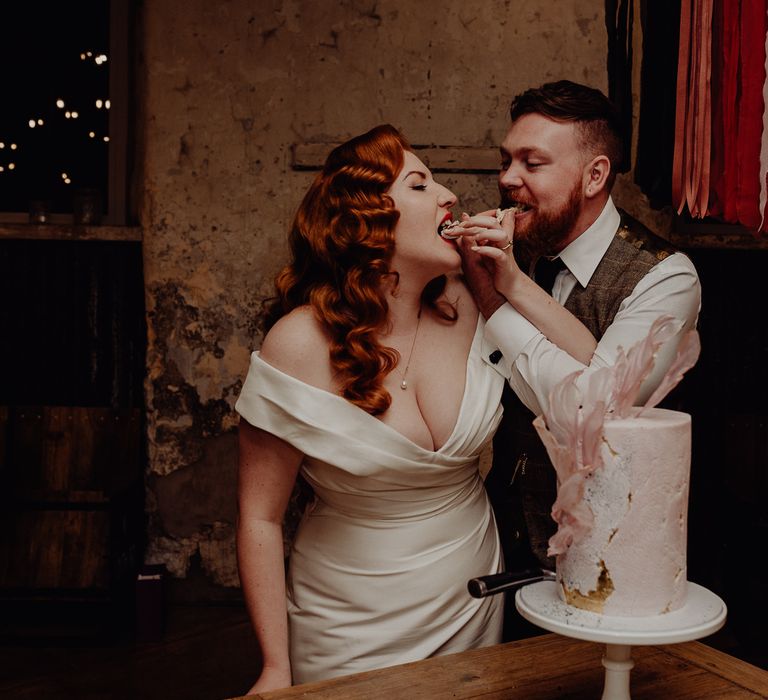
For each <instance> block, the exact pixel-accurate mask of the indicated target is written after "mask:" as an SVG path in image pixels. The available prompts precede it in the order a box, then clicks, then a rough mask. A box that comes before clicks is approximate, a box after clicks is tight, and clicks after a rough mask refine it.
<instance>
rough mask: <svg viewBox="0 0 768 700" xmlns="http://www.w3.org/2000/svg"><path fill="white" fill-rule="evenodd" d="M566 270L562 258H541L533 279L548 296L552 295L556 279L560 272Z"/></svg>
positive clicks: (534, 270)
mask: <svg viewBox="0 0 768 700" xmlns="http://www.w3.org/2000/svg"><path fill="white" fill-rule="evenodd" d="M564 269H565V263H564V262H563V261H562V260H561V259H560V258H554V259H553V260H550V259H549V258H547V257H545V256H543V255H542V256H541V257H540V258H539V260H538V262H537V263H536V267H535V268H534V269H533V278H534V280H536V284H538V285H539V287H541V288H542V289H543V290H544V291H545V292H546V293H547V294H552V285H554V283H555V277H557V273H558V272H560V270H564Z"/></svg>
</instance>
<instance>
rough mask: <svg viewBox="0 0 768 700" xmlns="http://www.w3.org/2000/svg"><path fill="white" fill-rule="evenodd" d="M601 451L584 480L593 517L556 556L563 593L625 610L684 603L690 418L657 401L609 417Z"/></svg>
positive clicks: (605, 608) (601, 607) (662, 609)
mask: <svg viewBox="0 0 768 700" xmlns="http://www.w3.org/2000/svg"><path fill="white" fill-rule="evenodd" d="M638 411H639V409H635V410H634V413H635V414H636V413H637V412H638ZM600 450H601V453H602V458H603V466H602V468H600V469H597V470H595V471H593V472H592V473H591V474H589V475H588V476H587V477H586V479H585V483H584V502H585V503H586V504H587V505H588V506H589V508H590V510H591V511H592V513H593V515H594V521H593V524H592V526H591V528H590V529H589V530H588V532H587V533H586V534H585V535H584V536H583V537H581V538H577V541H574V542H573V543H571V544H570V546H569V547H568V548H567V549H566V551H565V552H563V553H561V554H558V556H557V576H558V581H559V582H560V584H561V593H562V596H563V598H564V600H565V601H566V602H567V603H568V604H570V605H574V606H576V607H579V608H585V609H587V610H592V611H594V612H597V613H602V614H605V615H614V616H622V617H637V616H648V615H659V614H663V613H666V612H669V611H671V610H675V609H677V608H680V607H682V606H683V604H684V603H685V596H686V534H687V512H688V483H689V473H690V464H691V417H690V416H689V415H688V414H686V413H680V412H677V411H669V410H666V409H659V408H652V409H646V410H645V411H644V412H643V414H642V415H641V416H639V417H628V418H619V419H614V420H607V421H605V424H604V434H603V442H602V445H601V447H600Z"/></svg>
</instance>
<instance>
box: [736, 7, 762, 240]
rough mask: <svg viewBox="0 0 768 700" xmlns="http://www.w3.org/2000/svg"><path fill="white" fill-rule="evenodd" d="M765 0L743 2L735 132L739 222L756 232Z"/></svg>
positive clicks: (758, 213)
mask: <svg viewBox="0 0 768 700" xmlns="http://www.w3.org/2000/svg"><path fill="white" fill-rule="evenodd" d="M765 30H766V17H765V3H764V2H763V1H762V0H760V2H755V1H750V0H747V1H746V2H742V5H741V47H740V51H739V57H740V60H739V64H740V73H741V74H740V81H739V87H740V99H739V105H738V117H737V120H738V122H737V123H738V128H737V131H736V147H737V170H736V173H737V178H738V191H737V198H736V210H737V216H738V221H739V223H741V224H742V225H744V226H746V227H747V228H749V229H751V230H752V231H756V230H757V229H758V227H759V226H760V212H759V209H758V207H759V202H760V190H761V186H760V146H759V144H760V141H761V135H762V130H763V83H764V82H765V57H764V55H763V51H764V50H765Z"/></svg>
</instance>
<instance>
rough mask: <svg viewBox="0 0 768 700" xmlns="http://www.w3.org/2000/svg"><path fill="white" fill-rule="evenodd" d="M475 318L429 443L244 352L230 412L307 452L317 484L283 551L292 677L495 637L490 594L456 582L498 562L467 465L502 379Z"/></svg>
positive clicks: (353, 668)
mask: <svg viewBox="0 0 768 700" xmlns="http://www.w3.org/2000/svg"><path fill="white" fill-rule="evenodd" d="M482 325H483V322H482V319H480V320H478V326H477V329H476V331H475V336H474V339H473V341H472V345H471V349H470V352H469V356H468V359H467V372H466V380H465V390H464V397H463V399H462V403H461V408H460V411H459V416H458V419H457V422H456V425H455V427H454V429H453V433H452V434H451V436H450V438H449V439H448V440H447V442H446V443H445V444H444V445H443V446H442V447H440V449H438V450H436V451H430V450H426V449H424V448H422V447H419V446H417V445H415V444H414V443H413V442H411V441H410V440H408V439H407V438H405V437H404V436H403V435H401V434H400V433H399V432H397V431H396V430H394V429H393V428H391V427H389V426H387V425H385V424H384V423H382V422H381V421H379V420H378V419H376V418H375V417H373V416H371V415H370V414H368V413H366V412H365V411H363V410H362V409H360V408H358V407H357V406H355V405H353V404H351V403H349V402H348V401H346V400H345V399H343V398H341V397H340V396H337V395H334V394H331V393H329V392H327V391H324V390H322V389H318V388H316V387H312V386H309V385H307V384H304V383H303V382H301V381H299V380H297V379H295V378H293V377H291V376H289V375H286V374H284V373H282V372H280V371H279V370H277V369H275V368H274V367H272V366H271V365H269V364H267V363H265V362H264V361H263V360H262V359H261V358H260V357H259V353H257V352H255V353H253V354H252V356H251V365H250V369H249V372H248V376H247V378H246V382H245V384H244V386H243V389H242V392H241V394H240V397H239V399H238V401H237V404H236V409H237V411H238V412H239V413H240V414H241V415H242V417H243V418H244V419H245V420H247V421H248V422H249V423H251V424H252V425H254V426H257V427H259V428H262V429H264V430H266V431H268V432H270V433H273V434H274V435H277V436H278V437H280V438H282V439H283V440H285V441H287V442H288V443H290V444H291V445H293V446H295V447H296V448H298V449H299V450H301V451H302V452H303V453H304V454H305V460H304V463H303V466H302V472H303V474H304V476H305V477H306V479H307V481H308V482H309V483H310V485H311V486H312V488H313V489H314V492H315V502H314V504H313V505H311V506H310V507H309V509H308V511H307V512H306V514H305V515H304V518H303V520H302V522H301V525H300V526H299V530H298V532H297V535H296V538H295V541H294V544H293V549H292V551H291V554H290V566H289V573H288V589H287V590H288V613H289V620H290V657H291V665H292V671H293V681H294V683H297V684H298V683H306V682H309V681H314V680H320V679H324V678H330V677H333V676H340V675H346V674H349V673H356V672H359V671H367V670H371V669H375V668H382V667H385V666H392V665H395V664H401V663H405V662H408V661H415V660H419V659H424V658H427V657H429V656H433V655H436V654H449V653H453V652H458V651H463V650H465V649H470V648H476V647H482V646H489V645H491V644H496V643H498V642H499V641H500V640H501V626H502V602H503V601H502V596H493V597H489V598H486V599H482V600H476V599H474V598H471V597H470V596H469V594H468V592H467V581H468V579H470V578H472V577H474V576H481V575H485V574H493V573H497V572H499V571H501V570H502V568H503V561H502V553H501V547H500V544H499V538H498V534H497V531H496V524H495V521H494V518H493V514H492V511H491V507H490V505H489V502H488V499H487V497H486V494H485V489H484V488H483V484H482V480H481V477H480V474H479V471H478V463H479V456H480V453H481V451H482V450H483V448H484V446H485V445H486V444H487V443H488V442H489V441H490V440H491V438H492V436H493V433H494V431H495V430H496V427H497V426H498V423H499V420H500V418H501V413H502V409H501V406H500V400H501V391H502V387H503V382H504V380H503V378H502V377H501V375H500V374H498V373H497V372H496V371H495V370H494V369H493V368H492V367H490V366H489V365H487V364H486V363H485V362H484V361H483V359H482V357H481V346H482Z"/></svg>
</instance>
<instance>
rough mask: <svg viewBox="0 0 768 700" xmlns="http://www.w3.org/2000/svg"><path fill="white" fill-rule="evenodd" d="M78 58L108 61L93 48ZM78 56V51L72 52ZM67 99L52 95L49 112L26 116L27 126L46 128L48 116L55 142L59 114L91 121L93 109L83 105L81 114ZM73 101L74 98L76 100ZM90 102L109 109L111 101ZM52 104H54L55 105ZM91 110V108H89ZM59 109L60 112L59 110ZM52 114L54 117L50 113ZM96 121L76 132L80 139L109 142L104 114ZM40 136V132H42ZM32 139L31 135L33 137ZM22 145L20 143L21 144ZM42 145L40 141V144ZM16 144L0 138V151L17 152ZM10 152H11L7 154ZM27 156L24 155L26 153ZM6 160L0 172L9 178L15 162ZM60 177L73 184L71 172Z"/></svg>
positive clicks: (59, 135) (76, 177) (57, 133)
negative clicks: (84, 107) (76, 52)
mask: <svg viewBox="0 0 768 700" xmlns="http://www.w3.org/2000/svg"><path fill="white" fill-rule="evenodd" d="M79 55H80V60H81V61H89V62H90V61H93V62H94V64H95V65H97V66H105V65H107V64H108V61H109V58H108V56H107V54H106V53H100V52H99V53H97V52H94V51H83V52H81V53H80V54H79ZM75 56H77V54H75ZM70 101H72V95H69V96H68V98H65V97H64V94H62V93H60V94H59V96H58V97H55V98H53V100H52V103H53V104H52V105H51V103H48V104H49V105H51V107H52V109H50V108H49V109H50V112H46V113H45V115H42V116H35V117H31V118H28V119H27V126H28V128H30V129H39V128H45V127H47V126H48V125H47V123H46V122H47V121H48V119H51V122H50V124H51V126H52V127H53V138H54V139H55V140H56V141H58V140H60V139H61V138H63V136H62V135H61V134H60V133H59V132H58V131H57V128H58V125H59V124H60V123H61V122H57V121H56V120H57V119H61V118H62V117H63V118H65V119H79V118H80V117H81V116H83V118H84V121H86V120H89V121H90V120H92V119H93V117H94V116H95V115H93V113H92V112H89V111H88V109H87V108H86V109H85V110H84V114H83V115H80V113H79V111H77V110H75V109H72V106H71V105H70V104H68V103H69V102H70ZM75 101H76V100H75ZM91 104H92V105H93V104H95V107H96V109H97V110H102V109H104V110H109V109H110V107H111V103H110V100H109V99H105V98H99V99H94V101H93V102H91ZM54 105H55V106H54ZM90 109H91V110H92V109H93V107H91V108H90ZM59 110H61V111H59ZM52 115H53V116H52ZM95 121H96V123H95V124H92V125H91V128H86V129H83V131H80V132H78V133H79V138H80V139H82V138H83V137H86V134H87V137H86V138H89V139H94V140H96V139H99V140H101V141H102V142H103V143H105V144H108V143H109V142H110V137H109V133H108V132H109V130H108V128H107V129H104V126H105V117H104V116H101V117H98V118H96V119H95ZM45 131H48V129H47V128H45ZM105 131H106V132H107V134H106V135H101V136H100V135H99V133H100V132H101V134H104V132H105ZM41 136H42V134H41ZM33 138H34V137H33ZM22 145H23V144H22ZM40 145H41V146H42V143H41V144H40ZM57 145H58V144H55V143H54V144H52V147H53V149H54V150H55V149H56V148H57ZM18 148H19V147H18V145H17V144H16V143H10V142H8V141H0V151H3V152H4V151H6V150H10V151H16V150H18ZM9 155H10V154H9ZM25 155H26V154H25ZM52 155H53V154H52ZM3 160H4V161H6V162H2V165H0V173H3V175H4V176H7V177H10V176H11V175H10V173H11V171H14V170H15V169H16V163H15V162H13V163H9V162H7V159H3ZM23 166H24V163H23V161H22V164H21V165H20V167H19V169H20V170H23ZM60 176H61V178H60V180H59V182H61V183H62V184H63V185H67V186H70V185H72V184H73V174H71V173H70V172H62V171H60ZM74 179H77V180H79V177H78V176H77V175H76V174H75V176H74Z"/></svg>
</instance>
